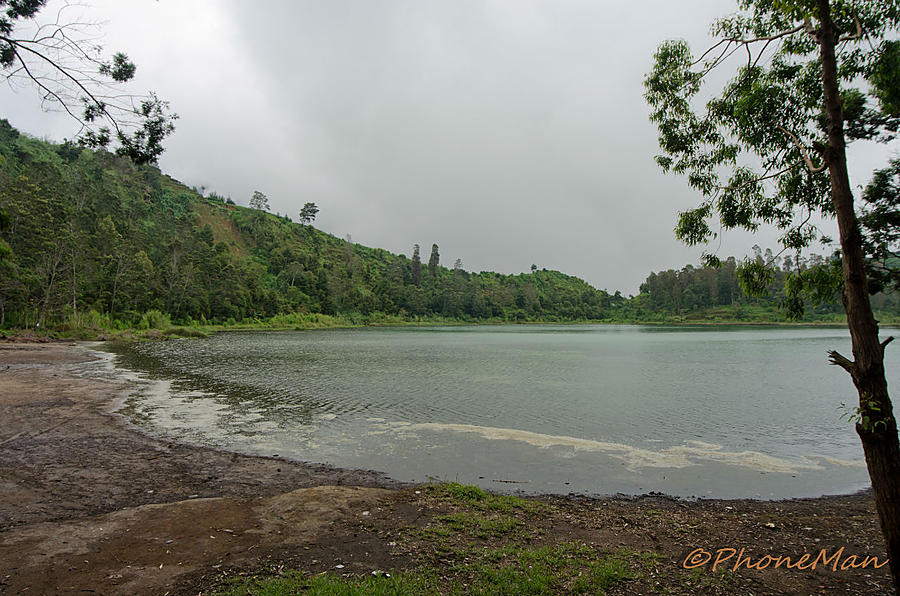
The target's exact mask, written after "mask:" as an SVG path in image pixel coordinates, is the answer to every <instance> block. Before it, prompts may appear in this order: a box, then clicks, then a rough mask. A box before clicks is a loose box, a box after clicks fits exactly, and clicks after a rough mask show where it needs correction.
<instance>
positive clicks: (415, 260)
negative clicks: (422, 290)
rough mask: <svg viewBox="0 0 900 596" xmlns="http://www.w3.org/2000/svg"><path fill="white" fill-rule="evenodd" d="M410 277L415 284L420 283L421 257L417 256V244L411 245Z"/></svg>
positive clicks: (418, 284)
mask: <svg viewBox="0 0 900 596" xmlns="http://www.w3.org/2000/svg"><path fill="white" fill-rule="evenodd" d="M412 278H413V283H414V284H415V285H417V286H420V285H422V258H421V257H420V256H419V245H418V244H416V245H414V246H413V256H412Z"/></svg>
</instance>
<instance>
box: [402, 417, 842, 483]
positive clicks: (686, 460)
mask: <svg viewBox="0 0 900 596" xmlns="http://www.w3.org/2000/svg"><path fill="white" fill-rule="evenodd" d="M386 426H387V427H388V428H390V429H393V430H395V431H398V432H401V433H402V432H410V431H412V432H415V431H437V432H458V433H473V434H476V435H478V436H480V437H481V438H483V439H488V440H501V441H519V442H522V443H526V444H528V445H532V446H534V447H538V448H541V449H547V448H550V447H570V448H572V449H573V450H574V451H576V452H578V451H585V452H598V453H605V454H608V455H610V456H612V457H615V458H618V459H621V460H622V462H623V463H624V464H625V466H626V468H627V469H629V470H636V469H638V468H686V467H688V466H693V465H697V464H699V463H701V462H704V461H715V462H720V463H724V464H730V465H734V466H742V467H745V468H750V469H751V470H756V471H759V472H777V473H782V474H794V473H797V472H800V471H803V470H821V469H823V467H822V465H821V464H820V463H819V462H817V461H815V460H813V459H810V458H808V457H799V458H797V459H796V460H788V459H785V458H780V457H774V456H771V455H767V454H765V453H760V452H758V451H726V450H724V448H723V447H722V446H721V445H714V444H712V443H705V442H703V441H688V442H686V443H685V444H684V445H677V446H674V447H666V448H663V449H659V450H652V449H645V448H642V447H635V446H633V445H625V444H623V443H611V442H607V441H595V440H593V439H583V438H579V437H568V436H562V435H548V434H543V433H536V432H531V431H526V430H518V429H514V428H497V427H492V426H477V425H472V424H439V423H433V422H426V423H418V424H414V423H409V422H393V423H387V424H386ZM819 459H823V460H826V461H827V463H830V464H834V465H858V463H857V462H850V461H845V460H836V459H835V458H819ZM838 462H840V463H838Z"/></svg>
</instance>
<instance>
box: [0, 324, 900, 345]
mask: <svg viewBox="0 0 900 596" xmlns="http://www.w3.org/2000/svg"><path fill="white" fill-rule="evenodd" d="M526 325H535V326H544V325H560V326H578V325H598V326H630V327H650V328H658V327H676V328H687V329H690V328H708V327H772V328H792V327H793V328H798V329H802V328H820V329H846V328H847V325H846V323H845V322H834V321H742V320H733V319H727V320H715V319H699V320H684V319H682V320H664V321H614V320H609V319H603V320H583V321H493V320H485V321H389V322H379V321H372V322H369V323H359V324H357V323H351V322H339V323H333V324H332V323H329V324H317V323H310V324H296V325H295V324H289V325H271V324H268V323H238V324H235V325H195V326H181V325H171V326H170V327H168V328H165V329H156V328H151V329H138V328H127V329H121V330H110V329H94V328H90V329H73V330H66V331H59V330H56V329H45V330H43V331H40V332H36V331H35V330H32V329H7V330H5V331H0V342H7V343H58V342H92V341H123V342H129V341H147V340H150V341H159V340H168V339H175V338H178V339H194V338H201V339H202V338H204V337H209V336H210V335H213V334H216V333H229V332H242V331H243V332H255V331H262V332H282V331H317V330H327V329H389V328H397V329H402V328H405V327H521V326H526ZM881 329H882V330H887V329H895V330H900V322H888V323H884V324H882V325H881Z"/></svg>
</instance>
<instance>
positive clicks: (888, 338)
mask: <svg viewBox="0 0 900 596" xmlns="http://www.w3.org/2000/svg"><path fill="white" fill-rule="evenodd" d="M892 341H894V336H893V335H889V336H888V337H887V339H885V340H884V341H883V342H881V349H882V350H883V349H884V348H886V347H887V345H888V344H889V343H891V342H892Z"/></svg>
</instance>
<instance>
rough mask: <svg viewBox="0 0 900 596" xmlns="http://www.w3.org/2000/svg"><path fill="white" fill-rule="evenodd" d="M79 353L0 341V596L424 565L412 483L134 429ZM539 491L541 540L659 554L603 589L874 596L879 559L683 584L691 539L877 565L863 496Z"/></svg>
mask: <svg viewBox="0 0 900 596" xmlns="http://www.w3.org/2000/svg"><path fill="white" fill-rule="evenodd" d="M92 358H94V356H93V355H92V352H91V351H90V350H88V349H87V348H85V347H84V346H82V345H78V344H65V343H51V344H40V345H38V344H18V343H0V387H2V389H0V593H9V594H18V593H29V594H45V593H82V592H95V593H101V594H165V593H171V594H197V593H198V592H203V593H207V590H208V589H209V588H210V587H211V586H215V585H218V584H220V583H221V582H222V581H223V580H225V579H227V577H230V576H233V575H242V574H247V573H255V572H259V571H261V570H266V569H269V570H271V569H279V568H283V567H284V566H288V567H293V568H299V569H303V570H305V571H309V572H320V571H325V570H329V569H334V567H335V561H339V562H340V564H341V565H344V567H342V569H345V570H346V571H345V573H368V572H370V571H371V570H373V569H403V568H409V567H411V566H416V565H420V564H422V563H423V561H425V560H426V559H427V556H426V555H427V548H425V547H421V548H420V549H419V551H416V549H410V548H403V544H400V546H399V547H398V540H399V539H400V534H399V532H400V530H401V528H410V527H413V528H415V527H424V526H425V525H427V524H428V523H429V520H432V519H434V518H435V516H438V515H440V514H441V512H443V511H446V508H447V505H446V504H445V503H441V502H440V501H438V500H435V499H430V498H426V495H425V494H424V493H425V492H426V491H419V492H418V493H417V492H416V491H415V489H414V488H410V487H402V486H399V485H398V484H396V483H393V482H391V481H390V479H388V478H386V477H384V476H382V475H379V474H377V473H374V472H366V471H355V470H341V469H335V468H331V467H328V466H322V465H310V464H303V463H297V462H290V461H286V460H282V459H277V458H261V457H248V456H242V455H238V454H234V453H228V452H223V451H216V450H213V449H207V448H202V447H195V446H188V445H183V444H179V443H174V442H170V441H161V440H158V439H155V438H153V437H149V436H147V435H145V434H143V433H141V432H139V431H138V430H137V429H135V428H134V427H132V426H131V425H129V424H128V422H127V421H126V420H125V419H124V418H123V417H121V416H119V415H116V414H113V413H111V411H112V410H113V409H114V407H115V405H116V404H118V403H121V400H122V398H123V396H124V395H125V394H126V393H127V391H128V386H127V383H125V382H124V381H122V380H121V379H111V378H110V379H104V378H95V377H93V376H91V377H88V376H84V375H83V374H80V372H81V370H82V369H83V367H84V365H85V363H87V362H89V361H91V359H92ZM544 501H545V502H547V503H549V504H550V506H551V509H550V510H549V511H550V512H549V513H547V514H546V515H544V516H543V517H542V518H541V519H540V520H532V522H531V523H533V524H534V525H536V526H540V527H541V528H543V529H542V531H541V533H540V535H541V536H542V537H543V538H542V539H545V540H547V541H549V542H552V541H553V540H557V539H558V540H562V539H572V538H577V539H579V540H585V541H590V543H591V544H598V545H602V544H608V545H609V547H610V548H611V549H615V548H619V547H623V546H624V547H628V548H632V549H638V550H641V551H648V552H649V551H652V552H654V553H658V554H659V556H660V558H659V563H658V565H657V566H658V569H656V571H655V573H650V576H649V579H648V578H644V580H641V581H644V582H645V583H640V582H638V583H634V582H632V583H629V584H627V585H625V586H624V587H620V588H617V590H620V593H646V590H648V589H651V588H653V586H654V585H655V586H656V587H657V588H660V587H665V588H666V589H668V590H669V593H716V594H719V593H747V591H752V592H753V593H756V594H794V593H805V594H809V593H827V594H832V593H834V594H878V593H889V590H888V586H889V575H888V573H887V567H884V568H882V569H874V568H872V567H869V568H866V569H856V570H852V569H848V570H844V571H841V570H837V571H834V570H832V569H831V568H830V567H828V568H827V569H824V568H823V567H821V566H820V568H819V569H816V570H805V571H801V570H798V569H793V570H788V569H785V568H780V569H765V570H757V569H741V570H739V571H737V572H735V573H734V574H733V575H734V577H733V578H731V579H730V580H729V582H726V583H725V584H721V585H720V583H716V582H710V583H708V585H706V586H701V587H700V588H698V585H695V584H692V583H690V581H692V580H690V581H688V583H685V580H684V578H685V577H688V576H687V575H685V574H688V573H689V570H686V569H685V568H684V560H685V558H686V556H687V555H688V554H689V553H690V552H691V550H693V549H695V548H704V549H707V550H712V551H715V550H716V549H719V548H730V547H737V548H740V547H745V548H746V549H747V552H748V553H753V554H754V555H755V556H757V557H759V556H762V555H765V554H770V555H788V556H792V557H793V558H795V559H796V558H797V557H799V556H800V555H802V554H803V553H806V552H812V553H813V554H815V553H816V552H818V551H819V549H822V548H827V549H831V550H832V551H834V550H837V549H838V548H840V547H843V548H844V549H845V552H846V553H847V554H856V555H860V556H876V557H879V559H880V560H881V561H884V560H885V553H884V548H883V545H882V541H881V535H880V532H879V531H878V527H877V518H876V517H875V514H874V507H873V504H872V501H871V497H870V496H868V495H867V494H861V495H848V496H841V497H825V498H821V499H798V500H790V501H776V502H757V501H743V500H742V501H700V502H694V503H683V502H678V501H675V500H672V499H668V498H664V497H644V498H640V499H635V500H629V499H587V498H577V497H554V498H546V499H544ZM364 511H365V512H366V515H365V516H362V512H364ZM423 557H426V559H423ZM693 573H694V575H697V573H696V572H693ZM636 581H637V580H636ZM646 582H649V583H646ZM654 582H655V584H654ZM723 586H724V587H723ZM701 588H702V589H701ZM734 589H736V590H737V591H732V590H734ZM723 590H724V591H723ZM615 592H616V590H614V591H613V593H615Z"/></svg>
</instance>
